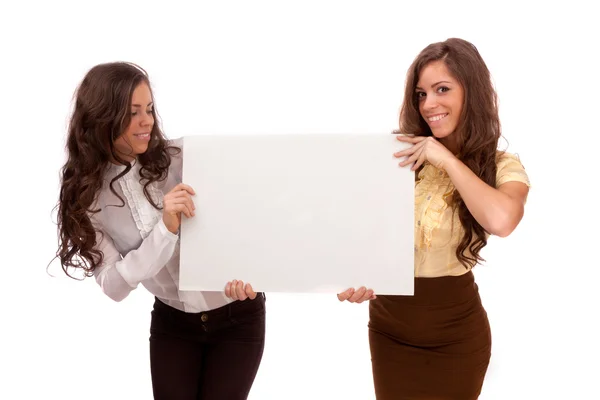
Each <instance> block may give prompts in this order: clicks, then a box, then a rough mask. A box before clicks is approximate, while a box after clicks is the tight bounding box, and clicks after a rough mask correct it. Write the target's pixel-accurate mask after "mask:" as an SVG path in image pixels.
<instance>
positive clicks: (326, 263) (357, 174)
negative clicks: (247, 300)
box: [180, 133, 414, 295]
mask: <svg viewBox="0 0 600 400" xmlns="http://www.w3.org/2000/svg"><path fill="white" fill-rule="evenodd" d="M404 147H405V145H403V144H402V143H400V142H398V141H397V140H395V135H392V134H390V133H385V134H285V135H279V134H264V135H260V134H244V135H241V134H240V135H222V134H219V135H199V136H187V137H185V138H184V145H183V148H184V149H183V151H184V157H183V182H184V183H186V184H188V185H190V186H192V188H193V189H194V190H195V192H196V195H195V196H194V197H193V200H194V204H195V206H196V215H195V217H193V218H191V219H185V218H184V221H183V222H182V226H181V271H180V287H181V289H182V290H208V291H211V290H215V291H217V290H223V288H224V286H225V284H226V282H227V281H230V280H233V279H238V280H243V281H244V282H249V283H251V284H252V286H253V288H254V290H256V291H267V292H295V293H328V292H329V293H337V292H341V291H343V290H345V289H347V288H349V287H360V286H366V287H368V288H372V289H373V290H374V291H375V293H377V294H402V295H412V294H413V277H414V172H412V171H410V169H409V167H404V168H402V167H399V166H398V160H397V159H396V158H395V157H393V153H394V152H395V151H398V150H400V149H402V148H404Z"/></svg>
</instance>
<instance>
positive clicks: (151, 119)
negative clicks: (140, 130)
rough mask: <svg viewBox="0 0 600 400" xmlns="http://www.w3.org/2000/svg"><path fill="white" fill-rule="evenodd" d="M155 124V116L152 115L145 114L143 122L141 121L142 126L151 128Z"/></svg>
mask: <svg viewBox="0 0 600 400" xmlns="http://www.w3.org/2000/svg"><path fill="white" fill-rule="evenodd" d="M153 123H154V116H153V115H152V113H144V114H143V117H142V120H141V121H140V125H141V126H151V125H152V124H153Z"/></svg>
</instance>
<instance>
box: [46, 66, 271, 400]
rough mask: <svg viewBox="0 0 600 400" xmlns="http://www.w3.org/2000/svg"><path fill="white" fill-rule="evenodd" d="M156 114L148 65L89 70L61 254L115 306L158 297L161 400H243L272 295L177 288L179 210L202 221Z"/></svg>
mask: <svg viewBox="0 0 600 400" xmlns="http://www.w3.org/2000/svg"><path fill="white" fill-rule="evenodd" d="M155 119H156V109H155V107H154V99H153V96H152V91H151V89H150V82H149V80H148V76H147V74H146V72H145V71H144V70H143V69H141V68H140V67H138V66H136V65H133V64H129V63H108V64H100V65H97V66H95V67H94V68H92V69H91V70H90V71H89V72H88V73H87V74H86V76H85V77H84V79H83V81H82V82H81V84H80V86H79V88H78V90H77V93H76V103H75V109H74V111H73V115H72V117H71V121H70V125H69V132H68V139H67V146H66V150H67V156H68V158H67V161H66V163H65V165H64V167H63V168H62V179H61V190H60V198H59V204H58V208H59V213H58V215H59V216H58V218H59V219H58V224H59V236H60V247H59V249H58V252H57V256H58V258H59V259H60V261H61V264H62V268H63V270H64V271H65V273H66V274H67V275H69V276H71V275H70V273H69V269H76V270H77V269H79V270H82V271H83V272H84V273H85V275H86V276H94V277H95V279H96V282H97V283H98V285H100V287H101V288H102V291H103V292H104V293H105V294H106V295H107V296H109V297H110V298H111V299H113V300H115V301H121V300H123V299H124V298H126V297H127V296H128V295H129V293H130V292H131V291H132V290H134V289H135V288H137V287H138V285H139V284H142V285H143V286H144V287H145V288H146V289H147V290H148V291H149V292H150V293H152V294H153V295H154V296H155V303H154V308H153V310H152V322H151V326H150V362H151V373H152V386H153V392H154V398H155V399H170V400H176V399H190V400H191V399H203V400H211V399H219V400H225V399H231V400H237V399H246V398H247V396H248V393H249V391H250V388H251V386H252V383H253V382H254V378H255V376H256V373H257V370H258V367H259V364H260V361H261V359H262V353H263V348H264V337H265V297H264V294H263V293H258V294H257V293H255V292H254V291H253V290H252V287H251V286H250V285H248V284H246V285H244V284H243V282H237V281H233V282H228V283H226V284H225V282H224V286H225V290H224V291H223V292H183V291H180V290H179V289H178V280H179V279H178V276H179V236H178V232H179V226H180V223H181V218H182V214H183V215H184V216H185V217H186V218H193V217H194V215H195V206H194V202H193V201H192V196H193V195H194V190H193V188H191V187H189V186H187V185H185V184H183V183H182V182H181V176H182V174H181V167H182V155H183V148H182V142H181V140H175V141H169V140H167V139H166V138H165V137H164V135H163V133H162V132H161V130H160V128H159V126H158V124H155ZM241 300H246V301H241Z"/></svg>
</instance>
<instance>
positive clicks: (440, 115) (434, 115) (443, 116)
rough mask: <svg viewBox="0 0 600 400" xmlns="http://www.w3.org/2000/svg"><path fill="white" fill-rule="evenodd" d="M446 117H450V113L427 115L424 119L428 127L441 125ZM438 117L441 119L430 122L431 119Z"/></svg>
mask: <svg viewBox="0 0 600 400" xmlns="http://www.w3.org/2000/svg"><path fill="white" fill-rule="evenodd" d="M448 115H450V113H437V114H431V115H428V116H426V117H425V118H426V120H427V123H428V124H429V125H438V124H441V123H442V122H443V121H444V120H445V119H446V117H447V116H448ZM438 117H441V118H439V119H433V120H432V118H438Z"/></svg>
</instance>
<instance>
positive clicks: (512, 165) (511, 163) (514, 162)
mask: <svg viewBox="0 0 600 400" xmlns="http://www.w3.org/2000/svg"><path fill="white" fill-rule="evenodd" d="M506 182H522V183H524V184H526V185H527V186H528V187H530V186H531V184H530V182H529V177H528V175H527V172H525V167H524V166H523V164H522V163H521V160H520V159H519V157H518V156H516V155H514V154H510V153H504V154H503V155H502V156H500V159H499V160H498V163H497V173H496V187H499V186H500V185H502V184H504V183H506Z"/></svg>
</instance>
